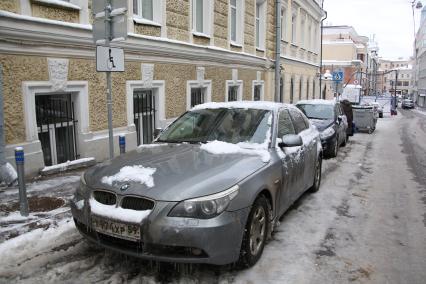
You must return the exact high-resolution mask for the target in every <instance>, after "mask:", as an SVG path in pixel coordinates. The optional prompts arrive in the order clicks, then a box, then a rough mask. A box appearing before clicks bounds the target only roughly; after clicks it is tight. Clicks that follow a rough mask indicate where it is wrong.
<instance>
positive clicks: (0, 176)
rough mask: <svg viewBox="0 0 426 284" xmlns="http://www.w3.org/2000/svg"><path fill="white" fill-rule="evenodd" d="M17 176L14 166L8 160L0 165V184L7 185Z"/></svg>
mask: <svg viewBox="0 0 426 284" xmlns="http://www.w3.org/2000/svg"><path fill="white" fill-rule="evenodd" d="M17 178H18V174H17V173H16V170H15V168H14V167H13V166H12V165H11V164H10V163H8V162H6V163H5V164H4V165H0V184H1V183H2V182H4V183H6V184H7V185H9V184H12V183H13V182H14V181H15V180H16V179H17Z"/></svg>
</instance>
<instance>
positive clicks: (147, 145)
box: [138, 143, 168, 149]
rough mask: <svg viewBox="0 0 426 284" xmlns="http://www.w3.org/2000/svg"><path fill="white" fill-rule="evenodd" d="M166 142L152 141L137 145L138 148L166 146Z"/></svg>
mask: <svg viewBox="0 0 426 284" xmlns="http://www.w3.org/2000/svg"><path fill="white" fill-rule="evenodd" d="M167 145H168V144H167V143H152V144H141V145H139V146H138V148H139V149H149V148H157V147H161V146H167Z"/></svg>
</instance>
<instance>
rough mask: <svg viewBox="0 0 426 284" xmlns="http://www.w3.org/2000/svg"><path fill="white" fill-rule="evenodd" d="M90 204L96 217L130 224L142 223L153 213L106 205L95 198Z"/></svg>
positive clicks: (90, 200)
mask: <svg viewBox="0 0 426 284" xmlns="http://www.w3.org/2000/svg"><path fill="white" fill-rule="evenodd" d="M89 204H90V209H91V212H92V213H93V214H95V215H98V216H103V217H107V218H111V219H114V220H120V221H124V222H130V223H140V222H142V220H143V219H145V218H146V217H147V216H148V215H149V213H151V210H143V211H137V210H132V209H123V208H121V207H115V205H105V204H102V203H99V202H97V201H96V200H95V199H93V198H91V199H89Z"/></svg>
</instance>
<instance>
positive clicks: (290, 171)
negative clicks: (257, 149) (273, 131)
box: [277, 109, 298, 215]
mask: <svg viewBox="0 0 426 284" xmlns="http://www.w3.org/2000/svg"><path fill="white" fill-rule="evenodd" d="M277 126H278V131H277V139H278V142H281V139H282V137H283V136H284V135H288V134H296V131H295V129H294V125H293V121H292V119H291V117H290V114H289V113H288V110H287V109H282V110H280V111H279V113H278V123H277ZM277 151H279V154H278V155H279V156H280V158H281V163H282V183H281V193H280V197H279V203H280V204H279V206H278V208H280V209H279V210H280V215H281V214H283V213H284V211H285V210H286V209H287V208H288V207H289V206H290V205H291V203H292V200H293V199H292V196H295V195H296V192H297V182H298V177H297V167H298V165H297V163H296V156H297V149H288V148H284V149H281V148H279V147H277Z"/></svg>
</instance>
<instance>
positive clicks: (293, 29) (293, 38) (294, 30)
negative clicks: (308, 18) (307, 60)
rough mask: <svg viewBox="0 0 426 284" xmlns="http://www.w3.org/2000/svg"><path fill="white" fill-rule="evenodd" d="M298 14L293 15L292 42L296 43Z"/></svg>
mask: <svg viewBox="0 0 426 284" xmlns="http://www.w3.org/2000/svg"><path fill="white" fill-rule="evenodd" d="M296 29H297V16H296V14H293V16H292V17H291V42H292V43H296V31H297V30H296Z"/></svg>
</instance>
